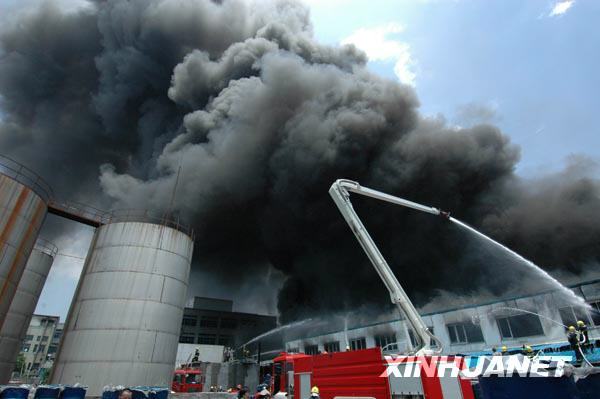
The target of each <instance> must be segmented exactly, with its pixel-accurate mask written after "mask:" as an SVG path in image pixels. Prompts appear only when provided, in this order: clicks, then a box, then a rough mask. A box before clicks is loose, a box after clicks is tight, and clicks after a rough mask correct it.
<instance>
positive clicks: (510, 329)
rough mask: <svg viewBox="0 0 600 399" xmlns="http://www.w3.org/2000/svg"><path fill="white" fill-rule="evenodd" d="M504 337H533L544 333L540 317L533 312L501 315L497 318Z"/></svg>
mask: <svg viewBox="0 0 600 399" xmlns="http://www.w3.org/2000/svg"><path fill="white" fill-rule="evenodd" d="M496 322H497V323H498V329H499V330H500V335H502V338H521V337H532V336H534V335H544V329H543V328H542V323H541V322H540V318H539V317H538V316H536V315H533V314H520V315H517V316H509V317H500V318H498V319H496Z"/></svg>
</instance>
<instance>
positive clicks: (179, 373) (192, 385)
mask: <svg viewBox="0 0 600 399" xmlns="http://www.w3.org/2000/svg"><path fill="white" fill-rule="evenodd" d="M203 386H204V381H203V379H202V372H201V371H200V369H197V368H180V369H177V370H175V373H173V382H172V384H171V390H172V391H173V392H202V388H203Z"/></svg>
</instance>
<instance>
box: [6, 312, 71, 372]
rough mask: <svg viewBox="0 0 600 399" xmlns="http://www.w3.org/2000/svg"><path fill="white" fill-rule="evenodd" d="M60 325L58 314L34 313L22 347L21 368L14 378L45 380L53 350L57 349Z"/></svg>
mask: <svg viewBox="0 0 600 399" xmlns="http://www.w3.org/2000/svg"><path fill="white" fill-rule="evenodd" d="M59 326H60V323H59V317H58V316H47V315H37V314H36V315H33V317H32V318H31V323H30V324H29V327H28V328H27V333H26V335H25V337H24V339H23V343H22V345H21V347H20V349H21V352H20V353H21V354H22V355H23V357H22V366H21V370H19V371H18V372H16V373H15V375H14V376H13V378H14V379H16V380H18V381H20V382H25V383H39V382H41V381H43V378H44V376H45V375H46V374H47V373H48V371H49V370H50V368H51V367H52V359H53V352H54V351H56V346H54V343H55V342H56V339H57V336H58V337H59V335H60V332H59ZM18 348H19V347H17V349H18Z"/></svg>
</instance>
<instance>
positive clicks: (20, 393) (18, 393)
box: [0, 387, 29, 399]
mask: <svg viewBox="0 0 600 399" xmlns="http://www.w3.org/2000/svg"><path fill="white" fill-rule="evenodd" d="M28 396H29V388H21V387H2V388H1V389H0V399H27V397H28Z"/></svg>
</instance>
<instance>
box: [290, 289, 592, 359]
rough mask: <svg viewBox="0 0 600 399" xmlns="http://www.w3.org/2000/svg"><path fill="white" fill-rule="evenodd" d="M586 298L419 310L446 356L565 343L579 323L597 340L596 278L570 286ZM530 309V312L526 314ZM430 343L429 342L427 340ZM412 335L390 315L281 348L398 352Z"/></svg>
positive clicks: (546, 296)
mask: <svg viewBox="0 0 600 399" xmlns="http://www.w3.org/2000/svg"><path fill="white" fill-rule="evenodd" d="M570 288H571V289H572V290H573V291H575V292H576V293H577V294H578V295H580V296H581V297H582V298H584V299H585V300H586V302H587V303H588V304H589V305H590V309H584V308H578V307H573V306H571V305H569V303H568V302H567V301H566V300H565V299H564V298H563V297H561V296H560V295H558V293H556V292H545V293H541V294H538V295H531V296H523V297H516V298H509V299H505V300H502V301H497V302H490V303H484V304H477V305H472V306H465V307H460V308H452V309H442V310H439V311H437V312H434V313H426V314H422V317H423V319H424V320H425V322H426V323H427V326H428V327H429V329H430V330H431V331H432V332H433V333H434V334H435V336H436V337H437V338H438V339H440V341H441V342H442V344H443V352H442V353H445V354H456V353H462V354H468V353H476V352H480V351H489V350H490V349H491V348H492V347H500V346H502V345H506V346H508V347H509V348H517V347H521V346H522V345H541V344H547V343H558V342H562V343H564V342H566V337H565V327H564V326H570V325H575V324H576V322H577V320H582V321H584V322H585V323H586V324H587V325H588V327H589V333H590V340H598V339H600V280H593V281H586V282H582V283H579V284H576V285H573V286H571V287H570ZM529 312H531V313H529ZM432 344H434V342H432ZM415 345H416V342H415V338H414V336H413V334H412V333H411V331H410V330H409V328H408V325H407V323H406V321H405V320H402V319H400V318H397V317H396V318H394V317H390V318H389V319H388V320H385V321H380V322H377V323H372V324H353V323H352V321H351V320H350V321H349V322H348V326H347V328H345V329H344V328H343V327H342V328H339V329H335V330H330V331H321V332H319V333H317V334H312V335H311V334H306V335H305V336H303V337H302V338H299V337H290V338H289V339H287V340H286V343H285V347H286V350H287V351H290V352H304V353H307V354H315V353H318V352H323V351H327V352H339V351H340V350H342V351H343V350H345V348H346V347H347V346H348V347H350V349H364V348H373V347H377V346H379V347H382V348H383V349H384V352H398V351H402V350H403V349H409V348H410V347H412V346H415Z"/></svg>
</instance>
